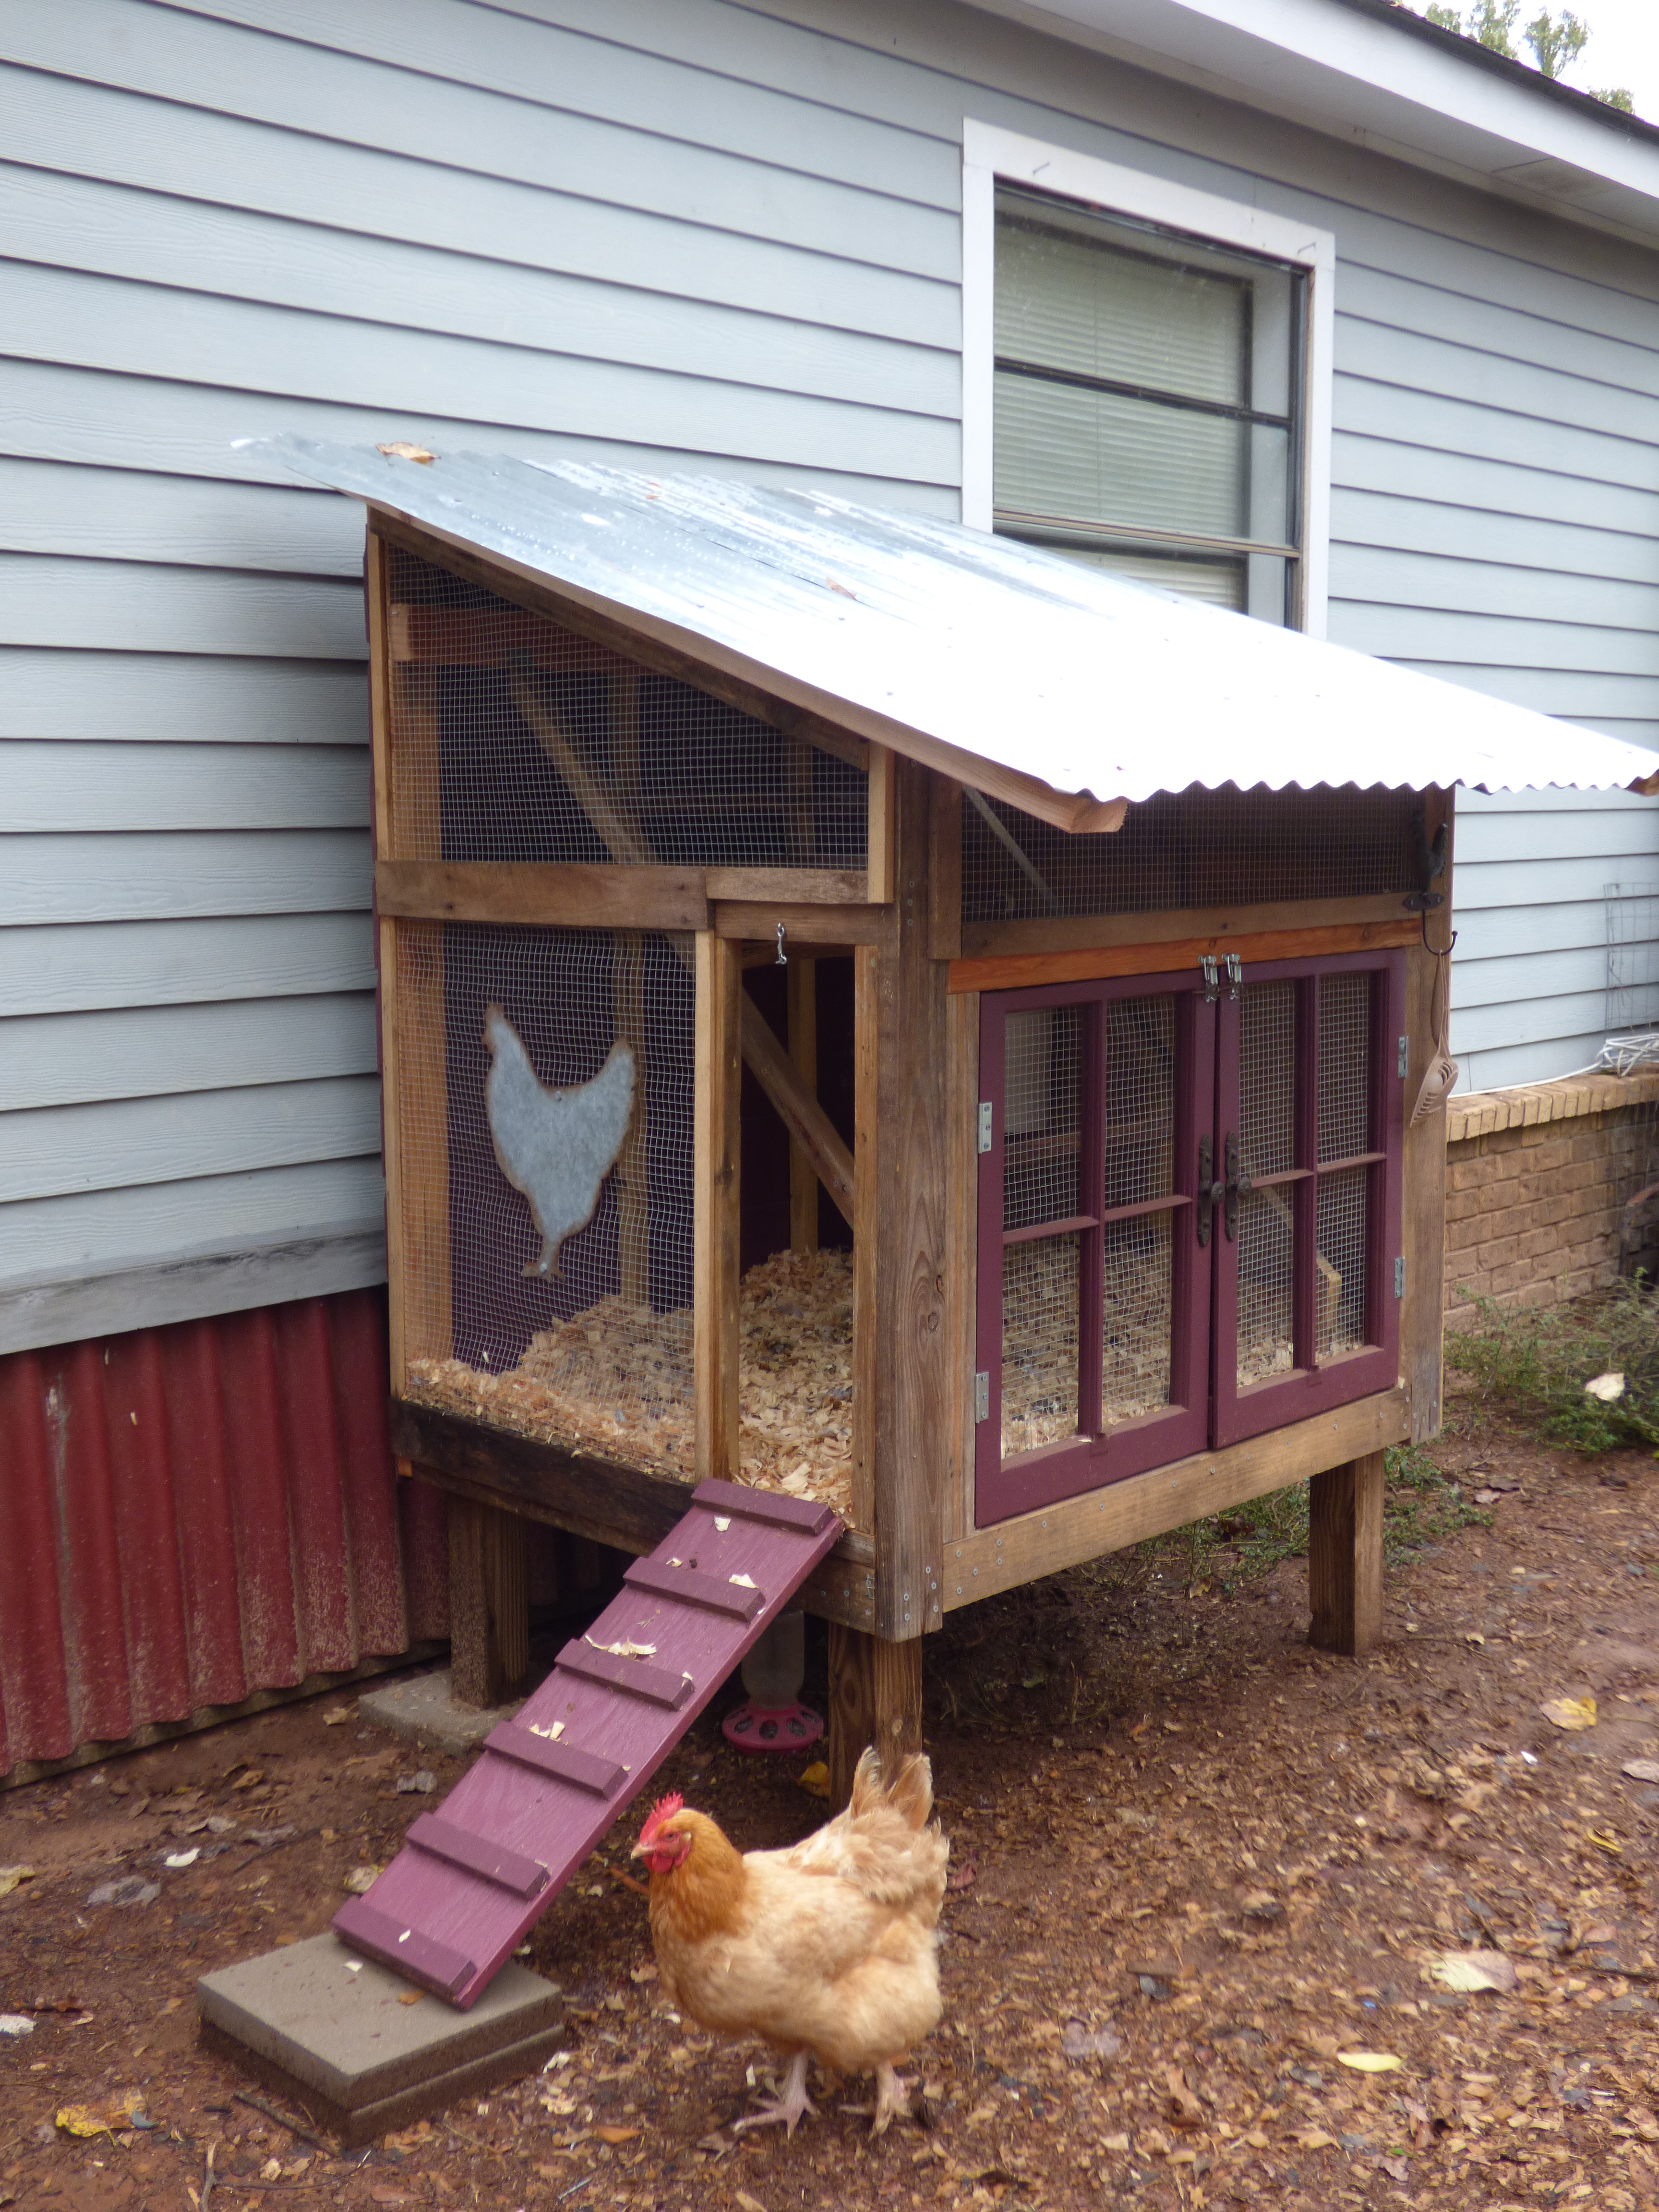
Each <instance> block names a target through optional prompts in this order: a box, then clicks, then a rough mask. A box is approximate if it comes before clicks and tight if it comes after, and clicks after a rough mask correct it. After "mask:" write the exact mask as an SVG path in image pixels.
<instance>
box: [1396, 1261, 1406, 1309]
mask: <svg viewBox="0 0 1659 2212" xmlns="http://www.w3.org/2000/svg"><path fill="white" fill-rule="evenodd" d="M1394 1294H1395V1297H1397V1298H1403V1297H1405V1295H1406V1255H1405V1254H1404V1253H1403V1252H1402V1253H1401V1255H1400V1257H1399V1258H1398V1259H1397V1260H1396V1261H1395V1263H1394Z"/></svg>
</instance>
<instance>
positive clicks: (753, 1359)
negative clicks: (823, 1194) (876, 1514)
mask: <svg viewBox="0 0 1659 2212" xmlns="http://www.w3.org/2000/svg"><path fill="white" fill-rule="evenodd" d="M409 1383H410V1395H411V1396H412V1397H416V1398H420V1399H422V1400H423V1401H425V1402H426V1403H428V1405H435V1406H441V1407H444V1408H445V1409H446V1410H447V1411H448V1412H451V1413H465V1414H467V1415H469V1416H470V1417H471V1419H475V1420H481V1421H488V1422H489V1423H490V1424H491V1425H493V1426H495V1427H497V1428H507V1429H513V1430H515V1431H518V1433H519V1434H520V1435H521V1436H528V1437H536V1438H538V1440H539V1441H540V1442H542V1443H560V1444H566V1445H570V1446H575V1447H580V1449H584V1450H587V1451H592V1452H596V1453H599V1454H600V1455H602V1456H604V1457H605V1458H606V1459H614V1460H620V1461H622V1462H623V1464H624V1465H626V1466H629V1467H639V1468H647V1469H649V1470H650V1471H651V1472H653V1474H666V1475H671V1476H673V1477H674V1478H675V1479H676V1480H680V1481H686V1482H689V1481H690V1480H693V1479H694V1478H693V1463H694V1462H693V1449H692V1445H693V1438H692V1416H691V1406H692V1395H691V1393H692V1364H691V1315H690V1311H689V1310H686V1309H682V1310H680V1311H678V1312H677V1313H668V1314H653V1313H652V1312H651V1311H649V1310H648V1309H647V1308H644V1307H641V1306H636V1305H630V1304H627V1303H626V1302H625V1301H624V1300H623V1299H622V1298H620V1297H606V1298H601V1299H600V1300H599V1304H597V1305H592V1306H590V1307H588V1308H587V1310H586V1311H585V1312H583V1313H580V1314H578V1315H576V1316H574V1319H572V1320H570V1321H568V1322H560V1323H558V1324H557V1325H556V1327H554V1328H550V1329H544V1330H542V1331H541V1333H540V1334H538V1335H537V1336H536V1337H534V1338H532V1340H531V1344H530V1348H529V1350H528V1351H527V1352H526V1353H525V1356H524V1358H522V1359H521V1360H520V1362H519V1364H518V1365H517V1366H516V1367H514V1368H513V1369H511V1370H508V1371H507V1373H506V1374H502V1375H492V1374H490V1373H489V1371H488V1370H480V1369H478V1368H475V1367H471V1366H469V1365H468V1364H466V1363H465V1361H464V1360H459V1359H417V1360H413V1361H411V1362H410V1378H409ZM738 1393H739V1421H740V1433H739V1443H738V1449H739V1453H740V1462H739V1472H740V1474H741V1477H742V1480H744V1482H748V1483H752V1484H754V1485H755V1486H756V1487H757V1489H761V1490H781V1491H786V1492H788V1493H789V1495H790V1496H791V1497H794V1498H812V1499H815V1500H817V1501H820V1502H822V1503H823V1504H826V1505H833V1506H834V1507H835V1509H836V1511H837V1512H838V1513H839V1514H841V1515H842V1516H843V1518H850V1517H851V1513H852V1504H853V1260H852V1255H851V1253H849V1252H834V1251H831V1252H810V1253H793V1252H778V1253H775V1254H774V1255H773V1256H772V1257H771V1258H770V1259H769V1260H767V1261H763V1262H762V1263H761V1265H760V1266H759V1267H751V1268H750V1270H749V1273H747V1274H746V1275H745V1276H744V1279H743V1285H742V1291H741V1297H740V1302H739V1306H738Z"/></svg>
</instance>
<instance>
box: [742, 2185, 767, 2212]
mask: <svg viewBox="0 0 1659 2212" xmlns="http://www.w3.org/2000/svg"><path fill="white" fill-rule="evenodd" d="M737 2201H738V2203H739V2204H740V2205H741V2206H742V2207H743V2212H766V2207H765V2206H764V2205H763V2203H761V2201H760V2199H759V2197H751V2196H750V2194H749V2191H747V2190H746V2189H739V2190H738V2192H737Z"/></svg>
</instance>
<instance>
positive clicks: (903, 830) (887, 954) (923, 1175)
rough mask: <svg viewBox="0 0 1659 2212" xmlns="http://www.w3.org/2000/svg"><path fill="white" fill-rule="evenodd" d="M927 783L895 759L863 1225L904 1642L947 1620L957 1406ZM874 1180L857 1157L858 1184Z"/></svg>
mask: <svg viewBox="0 0 1659 2212" xmlns="http://www.w3.org/2000/svg"><path fill="white" fill-rule="evenodd" d="M931 781H932V779H931V778H930V776H929V775H928V773H927V770H926V769H922V768H919V767H918V766H917V765H916V763H915V762H914V761H908V760H901V761H899V762H897V763H896V764H895V769H894V774H893V794H892V795H893V809H892V817H893V819H892V828H893V908H894V911H893V925H894V926H893V930H892V934H891V937H890V944H889V946H888V947H884V948H883V949H882V950H881V951H879V952H878V953H876V954H875V956H874V958H875V961H876V963H877V972H876V976H875V987H874V990H873V994H872V1005H871V1006H870V1012H872V1013H873V1015H874V1026H873V1037H872V1042H873V1047H874V1051H875V1070H874V1075H875V1129H876V1133H877V1147H878V1149H877V1154H876V1173H875V1176H874V1178H873V1180H874V1183H875V1189H874V1192H873V1205H872V1207H871V1208H870V1210H869V1211H868V1212H866V1224H869V1223H871V1222H872V1223H873V1231H874V1236H875V1240H876V1255H875V1310H874V1313H873V1316H872V1320H873V1324H874V1339H875V1343H874V1352H873V1359H874V1379H875V1394H874V1407H873V1412H874V1423H875V1426H874V1436H873V1450H872V1477H873V1484H874V1499H873V1504H874V1511H875V1528H876V1534H877V1555H878V1559H877V1571H876V1626H877V1629H878V1632H879V1633H881V1634H882V1635H884V1636H889V1637H891V1638H894V1640H895V1641H902V1640H903V1639H905V1638H908V1637H913V1636H921V1635H922V1634H924V1633H925V1632H927V1631H929V1630H931V1629H936V1628H938V1627H939V1626H941V1624H942V1622H943V1620H944V1602H943V1596H942V1593H941V1589H940V1583H941V1582H942V1580H943V1573H942V1569H941V1565H940V1553H941V1546H942V1544H943V1541H944V1529H945V1516H946V1512H947V1510H948V1493H949V1485H950V1466H951V1435H950V1431H951V1418H952V1415H953V1413H954V1412H955V1410H956V1409H955V1407H954V1406H953V1405H952V1404H951V1395H950V1378H951V1373H952V1371H953V1369H954V1362H953V1360H952V1358H951V1350H950V1342H951V1332H950V1329H949V1327H948V1326H947V1316H948V1314H949V1311H950V1310H951V1308H950V1300H949V1299H948V1298H947V1296H946V1277H945V1267H946V1258H945V1255H946V1249H947V1245H948V1242H949V1230H948V1221H949V1213H950V1187H949V1186H950V1162H951V1157H952V1154H951V1144H950V1139H949V1131H948V1128H947V1126H946V1124H947V1116H948V1114H949V1110H950V1074H949V1044H948V1036H947V1028H948V1024H947V1018H946V999H947V994H946V990H945V965H944V963H942V962H941V961H938V960H934V959H933V958H931V957H929V954H928V950H927V913H928V883H927V857H928V813H929V792H928V786H929V784H930V782H931ZM861 1011H862V1009H861ZM859 1049H860V1050H862V1046H861V1045H860V1047H859ZM862 1134H863V1130H862V1127H860V1135H862ZM869 1176H870V1169H869V1167H868V1166H866V1164H864V1163H863V1162H862V1161H860V1165H859V1182H860V1189H863V1188H864V1186H865V1183H866V1178H867V1177H869ZM854 1243H855V1244H856V1243H857V1231H855V1232H854ZM855 1387H856V1386H855Z"/></svg>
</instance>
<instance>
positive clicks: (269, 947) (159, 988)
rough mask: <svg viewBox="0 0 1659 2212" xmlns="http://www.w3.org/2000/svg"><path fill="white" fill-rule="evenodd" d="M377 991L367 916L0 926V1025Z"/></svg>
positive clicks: (221, 917)
mask: <svg viewBox="0 0 1659 2212" xmlns="http://www.w3.org/2000/svg"><path fill="white" fill-rule="evenodd" d="M0 850H3V848H0ZM373 990H374V932H373V927H372V925H371V922H370V920H369V917H368V915H367V914H282V915H246V916H241V915H214V916H213V917H212V918H211V919H210V920H209V921H130V920H123V921H88V922H78V923H73V924H70V925H53V924H48V925H46V926H45V927H40V926H36V927H33V928H28V929H0V1020H3V1019H6V1018H9V1017H11V1016H14V1015H18V1014H60V1013H76V1012H81V1011H82V1010H83V1009H86V1008H90V1007H95V1006H199V1005H204V1004H209V1003H211V1002H212V1001H214V1000H220V999H258V1000H266V999H280V998H288V997H293V996H304V995H308V994H313V993H316V992H325V991H356V992H363V993H371V992H373ZM111 1088H112V1089H113V1088H115V1086H114V1085H111Z"/></svg>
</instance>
